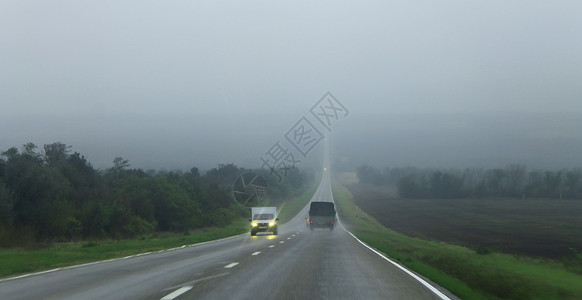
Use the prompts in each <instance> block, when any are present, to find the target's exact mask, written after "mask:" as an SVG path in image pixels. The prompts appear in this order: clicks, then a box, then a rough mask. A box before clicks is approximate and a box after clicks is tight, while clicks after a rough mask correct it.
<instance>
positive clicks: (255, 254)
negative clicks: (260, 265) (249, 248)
mask: <svg viewBox="0 0 582 300" xmlns="http://www.w3.org/2000/svg"><path fill="white" fill-rule="evenodd" d="M259 254H261V251H257V252H255V253H253V254H252V255H253V256H257V255H259Z"/></svg>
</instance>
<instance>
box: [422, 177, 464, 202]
mask: <svg viewBox="0 0 582 300" xmlns="http://www.w3.org/2000/svg"><path fill="white" fill-rule="evenodd" d="M430 189H431V195H432V196H433V197H436V198H461V197H463V196H464V193H463V179H462V178H458V177H456V176H455V175H453V174H448V173H441V172H435V173H433V175H432V176H431V178H430Z"/></svg>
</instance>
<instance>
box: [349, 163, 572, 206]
mask: <svg viewBox="0 0 582 300" xmlns="http://www.w3.org/2000/svg"><path fill="white" fill-rule="evenodd" d="M357 175H358V179H359V181H360V183H368V184H375V185H396V186H397V187H398V192H399V194H400V196H401V197H402V198H468V197H474V198H479V197H513V198H552V199H582V169H564V170H558V171H550V170H531V171H528V170H527V167H526V166H524V165H520V164H510V165H507V166H506V167H505V168H495V169H480V168H468V169H464V170H458V169H450V170H438V169H420V168H415V167H407V168H384V169H383V170H382V171H380V170H379V169H377V168H374V167H370V166H367V165H362V166H360V167H358V168H357Z"/></svg>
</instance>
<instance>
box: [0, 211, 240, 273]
mask: <svg viewBox="0 0 582 300" xmlns="http://www.w3.org/2000/svg"><path fill="white" fill-rule="evenodd" d="M248 226H249V224H248V220H247V219H246V218H240V219H237V220H236V221H234V222H233V223H232V224H231V225H228V226H226V227H221V228H218V227H210V228H203V229H199V230H192V231H190V232H189V233H187V234H177V233H155V234H151V235H148V236H142V237H140V238H138V239H132V240H118V241H116V240H95V241H84V242H70V243H55V244H53V245H51V246H50V247H46V248H45V249H37V250H29V249H21V248H10V249H0V277H6V276H11V275H17V274H22V273H29V272H36V271H42V270H49V269H53V268H59V267H65V266H71V265H77V264H83V263H88V262H92V261H99V260H106V259H111V258H117V257H124V256H129V255H133V254H139V253H145V252H150V251H158V250H163V249H169V248H174V247H180V246H183V245H190V244H196V243H201V242H206V241H211V240H216V239H220V238H225V237H229V236H233V235H238V234H242V233H245V232H247V231H248V230H249V229H248Z"/></svg>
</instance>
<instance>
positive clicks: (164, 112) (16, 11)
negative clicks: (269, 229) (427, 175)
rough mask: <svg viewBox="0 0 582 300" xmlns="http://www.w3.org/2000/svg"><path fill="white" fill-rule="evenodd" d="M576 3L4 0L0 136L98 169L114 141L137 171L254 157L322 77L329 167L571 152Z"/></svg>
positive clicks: (581, 54) (279, 135) (247, 162)
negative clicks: (333, 101)
mask: <svg viewBox="0 0 582 300" xmlns="http://www.w3.org/2000/svg"><path fill="white" fill-rule="evenodd" d="M580 12H582V4H580V3H576V2H571V1H553V2H551V3H530V2H527V3H526V2H520V1H518V2H511V3H505V2H504V3H490V2H488V3H482V4H481V3H464V2H459V1H443V2H439V3H433V2H431V1H420V2H414V3H408V2H394V3H385V2H375V1H360V2H357V3H355V2H351V1H320V2H317V3H312V2H309V1H295V2H293V3H274V2H268V3H265V2H262V1H249V2H245V3H239V2H235V1H232V2H228V1H227V2H220V3H217V2H215V1H197V2H195V3H190V2H174V3H160V2H155V1H134V2H132V1H125V2H123V3H118V2H115V1H100V2H98V3H97V2H95V3H78V2H76V1H63V2H60V3H59V4H58V5H54V4H47V3H42V2H27V3H23V2H21V1H4V2H2V4H0V38H1V39H2V41H3V42H2V45H1V46H0V58H1V59H0V101H1V105H0V150H2V151H5V150H6V149H8V148H9V147H12V146H16V147H20V146H21V145H22V144H24V143H27V142H33V143H35V144H37V145H38V146H39V147H40V148H42V145H44V144H48V143H52V142H56V141H60V142H63V143H65V144H67V145H71V146H72V149H71V150H72V151H76V152H80V153H81V154H83V155H85V156H86V157H87V159H88V160H89V161H91V162H92V163H93V164H94V166H95V167H97V168H108V167H110V166H111V165H112V160H113V158H115V157H118V156H121V157H123V158H125V159H128V160H129V161H130V163H131V164H132V167H136V168H143V169H149V168H153V169H161V168H164V169H168V170H173V169H184V170H188V169H190V168H191V167H193V166H197V167H199V168H201V169H208V168H212V167H214V166H216V165H217V164H219V163H229V162H232V163H235V164H237V165H239V166H243V167H260V165H261V161H260V159H259V158H260V157H261V155H264V154H265V152H266V151H267V150H268V149H269V148H270V147H271V146H272V145H273V144H274V143H276V142H277V141H278V140H282V139H284V134H285V133H286V132H287V131H288V130H289V129H290V128H291V127H292V126H293V124H295V123H296V122H297V121H298V120H299V119H300V118H301V117H303V116H306V115H309V109H310V108H311V107H312V106H313V105H314V104H315V103H316V102H317V101H318V100H319V99H320V98H321V97H322V96H323V95H324V94H325V93H326V92H328V91H329V92H331V93H332V94H333V95H334V96H335V97H336V98H337V99H338V100H339V101H340V102H341V103H342V104H343V105H345V107H346V108H348V109H349V112H350V113H349V115H348V116H347V117H346V118H343V119H341V120H338V121H337V122H336V123H334V127H333V129H332V130H331V132H327V131H326V132H325V134H326V136H327V137H329V138H330V139H331V140H332V150H333V153H334V156H335V161H336V165H337V167H338V168H340V169H345V170H350V169H352V170H353V169H355V168H356V167H357V166H358V165H360V164H371V165H380V166H406V165H412V166H419V167H494V166H504V165H506V164H509V163H522V164H525V165H527V166H528V167H531V168H564V167H580V166H581V163H580V162H581V161H582V160H581V158H582V157H581V156H582V155H580V151H578V150H579V149H580V146H581V145H582V141H581V134H580V129H581V128H582V121H581V120H582V118H581V116H582V101H580V100H581V99H582V89H581V88H580V82H582V39H580V38H579V37H580V36H582V18H581V13H580ZM320 148H321V145H318V146H317V149H320ZM321 152H322V151H320V150H314V151H313V152H311V153H310V154H309V155H308V156H307V157H305V158H303V160H302V165H303V166H308V165H312V164H315V165H317V164H318V163H320V159H321V158H319V156H320V153H321ZM302 165H299V167H301V166H302Z"/></svg>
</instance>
